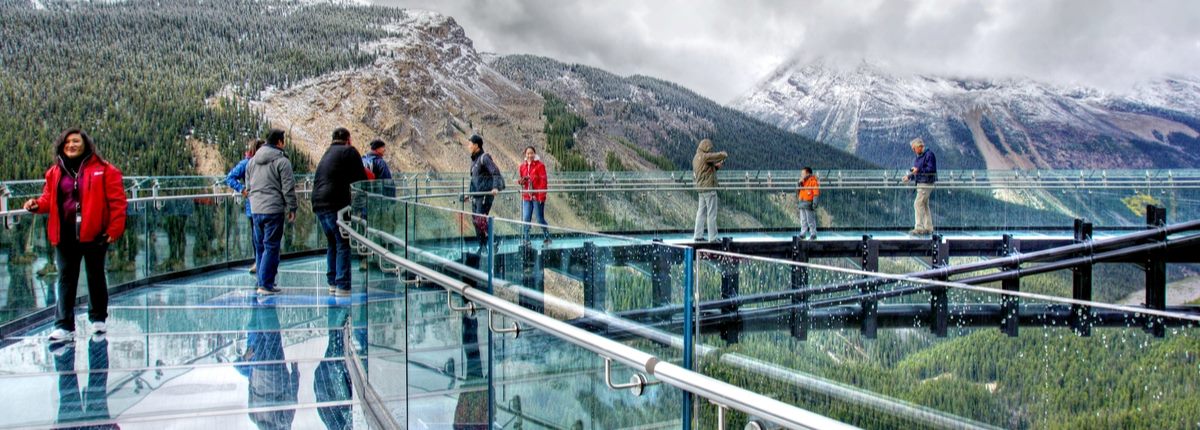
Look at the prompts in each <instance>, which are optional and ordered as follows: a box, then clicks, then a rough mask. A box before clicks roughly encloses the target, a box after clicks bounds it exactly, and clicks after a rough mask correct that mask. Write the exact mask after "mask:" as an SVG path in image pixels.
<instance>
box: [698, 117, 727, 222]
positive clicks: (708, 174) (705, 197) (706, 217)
mask: <svg viewBox="0 0 1200 430" xmlns="http://www.w3.org/2000/svg"><path fill="white" fill-rule="evenodd" d="M728 157H729V154H726V153H725V152H724V151H721V152H713V143H712V141H711V140H708V139H704V140H701V141H700V146H698V147H697V148H696V156H695V157H693V158H692V174H693V175H695V179H696V192H697V193H699V204H698V206H697V208H696V229H695V230H696V231H695V234H694V235H692V238H693V239H692V240H694V241H696V242H700V241H702V240H707V241H709V242H712V241H715V240H717V190H716V188H717V169H720V168H721V163H724V162H725V159H726V158H728ZM706 222H707V224H708V236H707V239H706V238H704V237H703V236H701V233H703V232H704V225H705V223H706Z"/></svg>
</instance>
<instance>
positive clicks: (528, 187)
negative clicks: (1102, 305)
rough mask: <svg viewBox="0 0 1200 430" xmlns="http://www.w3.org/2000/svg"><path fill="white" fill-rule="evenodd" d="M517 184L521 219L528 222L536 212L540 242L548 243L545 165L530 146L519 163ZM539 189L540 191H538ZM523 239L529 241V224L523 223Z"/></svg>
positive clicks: (547, 180) (547, 178)
mask: <svg viewBox="0 0 1200 430" xmlns="http://www.w3.org/2000/svg"><path fill="white" fill-rule="evenodd" d="M520 170H521V171H520V173H521V174H520V176H519V178H518V179H517V184H519V185H520V186H521V221H524V222H526V223H528V222H529V221H530V219H531V218H533V215H534V214H537V219H538V224H539V225H541V226H542V243H543V244H546V245H549V244H550V230H549V229H548V228H546V185H547V183H548V182H549V177H548V176H546V165H545V164H543V163H542V160H541V159H539V158H538V155H537V150H536V149H533V147H532V146H530V147H527V148H525V162H524V163H521V169H520ZM538 191H541V192H538ZM524 237H525V241H526V242H528V241H529V224H525V236H524Z"/></svg>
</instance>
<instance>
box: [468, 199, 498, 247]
mask: <svg viewBox="0 0 1200 430" xmlns="http://www.w3.org/2000/svg"><path fill="white" fill-rule="evenodd" d="M494 199H495V197H494V196H491V195H487V196H482V197H480V196H475V197H472V198H471V212H474V213H475V216H474V217H473V218H474V219H472V220H471V221H472V224H474V226H475V237H477V238H479V246H480V247H481V248H482V247H486V246H487V241H488V237H487V231H488V222H487V217H488V213H490V212H491V211H492V202H493V200H494Z"/></svg>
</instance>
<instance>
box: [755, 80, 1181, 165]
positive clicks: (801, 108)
mask: <svg viewBox="0 0 1200 430" xmlns="http://www.w3.org/2000/svg"><path fill="white" fill-rule="evenodd" d="M734 107H736V108H737V109H739V110H741V111H743V112H746V113H748V114H750V115H753V116H755V117H757V118H760V119H762V120H764V121H767V122H770V123H772V124H777V125H779V126H780V127H783V128H786V129H788V130H792V131H795V132H798V133H800V134H803V135H805V136H808V137H811V138H814V139H817V140H819V141H822V142H825V143H829V144H832V145H834V146H838V147H841V148H845V149H846V150H847V151H850V152H852V153H854V154H857V155H859V156H861V157H863V158H866V159H867V160H870V161H874V162H876V163H879V164H882V165H886V166H897V165H901V166H903V165H905V164H906V163H908V162H909V161H910V160H911V153H910V152H909V149H908V145H907V143H908V141H909V140H911V139H912V138H914V137H917V136H921V137H923V138H924V139H925V141H926V142H927V143H930V144H932V146H933V148H934V149H935V150H937V151H938V155H939V161H940V162H941V164H942V166H944V167H943V168H985V167H986V168H989V169H1009V168H1175V167H1196V166H1200V140H1197V137H1200V81H1198V80H1193V79H1186V78H1177V79H1168V80H1161V81H1158V82H1154V83H1149V84H1146V85H1142V86H1140V87H1138V88H1136V89H1134V91H1133V92H1132V94H1124V95H1121V94H1111V93H1106V92H1103V91H1100V90H1097V89H1092V88H1080V87H1075V88H1064V87H1061V86H1055V85H1050V84H1045V83H1039V82H1035V81H1031V80H1018V79H1008V80H985V79H955V78H948V77H941V76H915V75H913V76H903V75H894V74H888V73H885V72H883V71H881V70H880V69H878V68H876V67H873V66H871V65H869V64H863V65H860V66H859V67H857V68H855V69H852V70H835V69H833V68H829V67H825V66H823V65H821V64H805V65H798V64H791V65H787V66H785V67H782V68H780V69H779V70H778V71H777V72H776V73H775V74H774V75H772V76H771V77H769V78H768V79H766V80H765V81H764V82H763V83H762V84H760V85H759V86H758V87H757V88H756V89H755V90H753V91H751V92H750V93H749V94H747V95H746V96H744V97H742V98H740V99H739V100H737V101H736V102H735V103H734Z"/></svg>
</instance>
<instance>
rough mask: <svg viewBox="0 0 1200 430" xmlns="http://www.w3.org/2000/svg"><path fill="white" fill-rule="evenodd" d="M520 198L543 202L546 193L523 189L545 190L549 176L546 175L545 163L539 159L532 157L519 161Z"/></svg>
mask: <svg viewBox="0 0 1200 430" xmlns="http://www.w3.org/2000/svg"><path fill="white" fill-rule="evenodd" d="M520 173H521V191H523V192H522V193H521V199H522V200H525V201H530V200H532V199H537V201H539V202H542V203H545V202H546V193H544V192H541V193H530V192H524V191H534V190H545V189H546V187H547V186H548V184H549V182H550V177H548V176H546V165H545V164H544V163H542V161H541V160H537V159H534V160H533V161H526V162H524V163H521V172H520Z"/></svg>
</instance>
